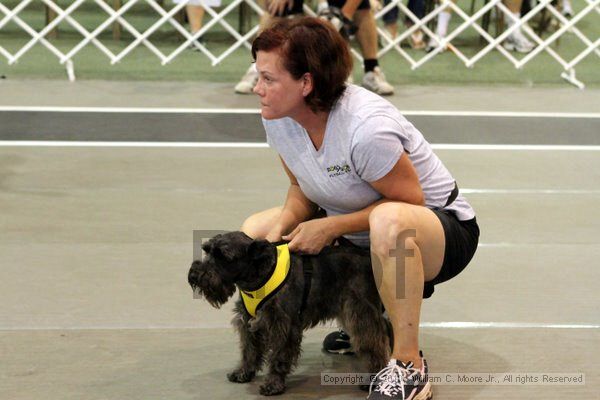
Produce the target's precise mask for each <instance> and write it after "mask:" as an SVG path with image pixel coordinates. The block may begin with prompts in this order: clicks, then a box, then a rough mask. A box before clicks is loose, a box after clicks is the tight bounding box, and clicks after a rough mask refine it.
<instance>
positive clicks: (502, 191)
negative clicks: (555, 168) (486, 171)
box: [460, 188, 600, 195]
mask: <svg viewBox="0 0 600 400" xmlns="http://www.w3.org/2000/svg"><path fill="white" fill-rule="evenodd" d="M460 192H461V193H462V194H533V195H535V194H570V195H573V194H574V195H578V194H600V189H468V188H465V189H463V188H460Z"/></svg>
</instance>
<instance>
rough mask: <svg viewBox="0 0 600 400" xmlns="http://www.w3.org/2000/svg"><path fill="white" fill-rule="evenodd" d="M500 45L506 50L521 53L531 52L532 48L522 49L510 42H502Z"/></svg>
mask: <svg viewBox="0 0 600 400" xmlns="http://www.w3.org/2000/svg"><path fill="white" fill-rule="evenodd" d="M502 47H504V48H505V49H506V50H508V51H516V52H517V53H522V54H527V53H531V51H532V50H533V48H531V49H528V50H523V49H520V48H518V47H517V46H515V45H514V44H512V43H506V44H503V45H502Z"/></svg>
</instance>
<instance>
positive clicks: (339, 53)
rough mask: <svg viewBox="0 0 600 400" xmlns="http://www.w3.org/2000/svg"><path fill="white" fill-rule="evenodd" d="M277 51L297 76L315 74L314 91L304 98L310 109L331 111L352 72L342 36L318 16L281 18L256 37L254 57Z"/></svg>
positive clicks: (253, 45) (253, 50)
mask: <svg viewBox="0 0 600 400" xmlns="http://www.w3.org/2000/svg"><path fill="white" fill-rule="evenodd" d="M274 50H277V51H278V52H279V54H280V56H281V57H282V59H283V67H284V68H285V69H286V70H287V71H288V72H289V73H290V74H291V75H292V77H293V78H294V79H296V80H298V79H301V78H302V76H303V75H304V74H305V73H307V72H308V73H310V74H311V75H312V78H313V83H314V84H313V90H312V92H311V93H310V94H309V95H308V96H306V97H305V101H306V104H307V105H308V106H309V107H310V108H311V110H313V111H315V112H318V111H326V112H329V111H330V110H331V109H332V108H333V106H334V104H335V102H336V101H337V100H338V99H339V98H340V96H341V95H342V93H344V90H345V89H346V81H347V79H348V76H349V75H350V73H351V72H352V57H351V56H350V50H349V49H348V44H347V43H346V41H345V40H344V38H343V37H342V35H340V33H339V32H338V31H336V30H335V29H334V28H333V26H332V25H331V24H330V23H328V22H326V21H323V20H322V19H319V18H312V17H303V18H295V19H289V18H281V19H278V20H277V21H276V22H274V23H273V24H272V25H271V26H269V27H268V28H267V29H265V30H263V31H262V33H261V34H260V35H259V36H258V37H257V38H256V39H255V40H254V42H253V43H252V57H253V58H254V61H256V54H257V53H258V52H259V51H266V52H269V51H274Z"/></svg>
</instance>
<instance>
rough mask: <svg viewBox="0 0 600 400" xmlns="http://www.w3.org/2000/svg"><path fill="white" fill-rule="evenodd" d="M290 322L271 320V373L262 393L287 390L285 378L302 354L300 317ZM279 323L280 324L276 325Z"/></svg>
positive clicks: (266, 394) (269, 360)
mask: <svg viewBox="0 0 600 400" xmlns="http://www.w3.org/2000/svg"><path fill="white" fill-rule="evenodd" d="M286 317H287V316H286ZM287 322H288V323H287V324H286V323H282V321H281V320H280V321H279V323H277V322H275V321H273V320H272V321H271V323H270V324H271V330H270V333H271V335H270V338H269V347H270V348H271V350H272V351H271V353H270V355H269V358H268V363H269V374H268V375H267V377H266V378H265V383H264V384H263V385H262V386H261V387H260V394H262V395H264V396H272V395H276V394H281V393H283V392H284V391H285V378H286V377H287V375H288V374H289V373H290V372H291V370H292V368H293V367H294V366H295V365H296V362H297V361H298V357H299V356H300V350H301V348H300V345H301V343H302V326H301V325H300V324H299V319H296V320H294V321H291V320H288V321H287ZM274 325H278V326H274Z"/></svg>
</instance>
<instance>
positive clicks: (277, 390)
mask: <svg viewBox="0 0 600 400" xmlns="http://www.w3.org/2000/svg"><path fill="white" fill-rule="evenodd" d="M283 392H285V383H284V382H283V381H281V380H272V381H270V380H267V382H265V384H264V385H262V386H261V387H260V394H262V395H263V396H274V395H276V394H281V393H283Z"/></svg>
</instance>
